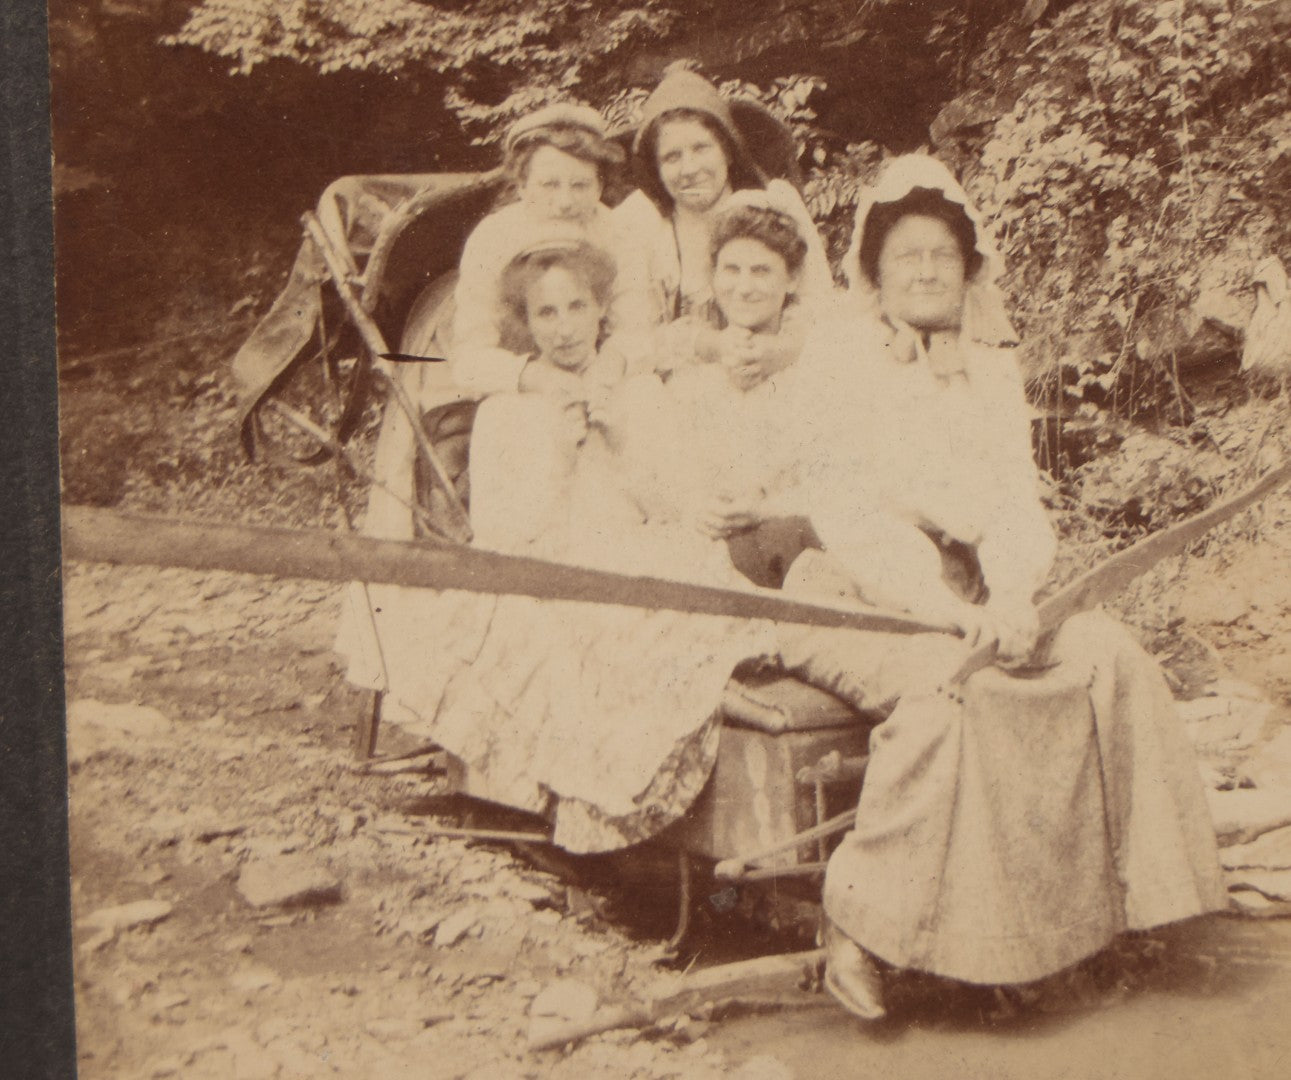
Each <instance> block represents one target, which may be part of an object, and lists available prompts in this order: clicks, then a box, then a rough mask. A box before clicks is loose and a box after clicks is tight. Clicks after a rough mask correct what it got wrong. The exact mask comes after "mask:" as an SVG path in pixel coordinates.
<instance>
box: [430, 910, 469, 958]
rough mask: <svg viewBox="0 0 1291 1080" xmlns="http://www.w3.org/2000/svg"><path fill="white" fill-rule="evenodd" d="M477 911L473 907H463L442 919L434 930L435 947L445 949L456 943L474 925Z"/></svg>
mask: <svg viewBox="0 0 1291 1080" xmlns="http://www.w3.org/2000/svg"><path fill="white" fill-rule="evenodd" d="M477 915H478V912H477V910H476V909H475V908H473V907H471V908H463V909H462V910H461V911H455V912H453V914H451V915H449V916H448V917H447V918H446V919H444V920H443V921H442V922H441V923H440V924H439V925H438V927H437V928H436V930H435V947H436V948H437V949H446V948H449V947H450V946H453V945H456V944H457V943H458V942H459V941H461V940H462V938H464V937H465V936H466V934H467V932H468V931H470V930H471V928H472V927H474V926H475V920H476V917H477Z"/></svg>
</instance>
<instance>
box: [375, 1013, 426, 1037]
mask: <svg viewBox="0 0 1291 1080" xmlns="http://www.w3.org/2000/svg"><path fill="white" fill-rule="evenodd" d="M363 1026H364V1029H365V1030H366V1031H367V1033H368V1034H369V1035H371V1036H372V1037H373V1038H374V1039H380V1040H381V1041H382V1042H396V1041H403V1040H406V1039H413V1038H416V1037H417V1036H418V1035H420V1034H421V1033H422V1032H423V1031H424V1030H425V1029H426V1025H425V1024H423V1023H422V1022H421V1021H420V1020H410V1019H408V1018H406V1017H398V1016H382V1017H378V1018H377V1019H376V1020H369V1021H368V1022H367V1023H366V1024H364V1025H363Z"/></svg>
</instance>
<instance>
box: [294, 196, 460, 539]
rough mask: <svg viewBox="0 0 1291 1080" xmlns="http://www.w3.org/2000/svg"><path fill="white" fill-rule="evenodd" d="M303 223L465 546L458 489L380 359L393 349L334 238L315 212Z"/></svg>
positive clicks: (402, 390) (409, 401)
mask: <svg viewBox="0 0 1291 1080" xmlns="http://www.w3.org/2000/svg"><path fill="white" fill-rule="evenodd" d="M301 221H302V222H304V225H305V229H306V231H307V232H308V233H309V235H310V237H312V238H313V241H314V243H315V244H316V245H317V246H318V250H319V251H320V252H321V253H322V256H323V261H324V262H326V263H327V269H328V272H329V273H330V274H331V275H332V284H333V285H335V286H336V294H337V295H338V296H339V297H340V298H341V303H342V304H344V305H345V310H346V311H347V312H348V313H349V316H350V319H351V320H352V321H353V323H354V326H355V328H356V329H357V330H358V332H359V336H360V337H361V338H363V344H364V345H366V346H367V348H368V351H369V352H371V353H372V355H373V356H374V357H377V358H378V359H377V360H376V362H375V370H376V371H377V372H379V373H380V374H381V375H382V377H384V379H385V381H386V385H387V386H389V388H390V393H391V394H392V395H393V396H394V399H395V401H396V403H397V404H398V406H399V408H400V409H402V410H403V413H404V416H406V417H407V419H408V423H409V424H410V425H411V426H412V434H413V438H414V439H415V440H416V441H417V446H418V448H419V449H420V450H421V453H422V456H423V457H424V458H425V459H426V464H427V465H429V466H430V471H431V472H432V473H433V474H434V477H435V481H436V483H438V484H439V486H440V487H441V488H442V489H443V492H444V496H445V498H446V499H447V501H448V505H449V507H450V509H451V510H452V514H453V524H452V528H453V531H454V532H455V533H456V535H455V536H454V537H453V539H455V540H460V541H462V542H463V543H465V542H466V541H468V540H470V539H471V522H470V518H469V517H468V516H467V513H466V508H465V507H464V506H463V505H462V501H461V500H460V499H459V498H458V497H457V489H456V488H454V487H453V481H452V479H451V478H450V477H449V475H448V470H447V469H445V468H444V463H443V462H442V461H440V460H439V455H438V454H437V453H436V452H435V448H434V447H433V446H431V445H430V440H429V439H427V438H426V433H425V432H424V431H423V430H422V427H421V416H420V415H419V414H418V412H417V409H416V407H415V406H414V405H413V403H412V400H411V399H410V398H409V397H408V392H407V391H406V390H405V389H404V388H403V384H402V383H401V382H400V381H399V378H398V376H397V375H395V374H394V373H393V372H392V371H391V370H390V366H389V364H388V363H387V362H386V361H384V360H381V359H379V358H380V356H381V354H382V353H388V352H389V351H390V346H389V345H388V344H387V343H386V340H385V337H384V336H383V335H382V333H381V328H380V327H378V326H377V324H376V323H375V322H373V321H372V316H371V315H369V314H368V313H367V312H366V311H365V310H364V309H363V305H362V304H361V303H359V298H358V297H357V296H355V295H354V290H353V289H351V288H350V278H349V272H348V268H347V267H346V265H345V262H344V259H343V258H342V256H341V254H340V253H339V252H338V251H337V250H336V245H335V244H333V243H332V238H331V237H330V236H328V235H327V230H325V229H324V228H323V226H322V223H321V222H320V221H319V220H318V217H317V216H316V215H315V214H314V213H312V212H306V213H305V214H304V215H303V216H302V218H301Z"/></svg>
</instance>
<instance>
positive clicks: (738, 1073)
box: [732, 1054, 794, 1080]
mask: <svg viewBox="0 0 1291 1080" xmlns="http://www.w3.org/2000/svg"><path fill="white" fill-rule="evenodd" d="M732 1080H794V1072H793V1070H792V1069H791V1068H789V1066H788V1065H786V1064H785V1063H784V1062H783V1061H781V1060H780V1059H779V1058H776V1057H772V1056H771V1055H770V1054H759V1055H758V1056H757V1057H753V1058H749V1060H748V1061H746V1062H745V1063H744V1064H743V1065H741V1066H740V1067H739V1068H738V1069H736V1070H735V1072H734V1073H733V1074H732Z"/></svg>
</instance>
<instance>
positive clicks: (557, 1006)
mask: <svg viewBox="0 0 1291 1080" xmlns="http://www.w3.org/2000/svg"><path fill="white" fill-rule="evenodd" d="M1288 511H1291V499H1288V498H1287V497H1285V496H1283V497H1280V498H1279V499H1277V500H1275V501H1274V502H1272V503H1270V505H1269V507H1268V508H1267V509H1266V510H1265V512H1264V518H1263V521H1264V524H1265V529H1264V530H1263V532H1264V539H1263V541H1262V542H1261V543H1258V544H1251V543H1249V542H1241V543H1238V542H1236V541H1235V542H1234V543H1231V544H1228V545H1227V546H1225V548H1224V549H1223V558H1222V559H1220V558H1219V557H1218V556H1216V557H1214V558H1210V559H1195V560H1192V561H1191V562H1188V563H1185V564H1183V566H1182V567H1176V568H1174V569H1173V570H1171V571H1169V572H1168V573H1164V572H1163V575H1162V576H1163V582H1162V583H1161V584H1160V586H1159V587H1160V588H1161V589H1163V590H1165V592H1166V593H1168V594H1169V595H1172V596H1174V597H1175V602H1173V603H1172V604H1167V606H1168V607H1171V609H1172V610H1173V609H1176V608H1178V607H1179V606H1180V605H1181V606H1182V608H1183V610H1184V611H1185V613H1186V614H1185V615H1184V616H1182V618H1184V619H1185V622H1183V623H1176V624H1175V630H1176V634H1175V637H1174V640H1176V641H1178V642H1181V643H1183V644H1184V645H1186V644H1187V642H1188V641H1189V640H1190V639H1196V640H1198V641H1202V642H1205V643H1206V644H1207V645H1208V647H1209V648H1210V649H1211V650H1212V651H1211V652H1209V653H1206V655H1205V657H1204V658H1203V659H1204V661H1205V662H1206V663H1207V664H1209V665H1210V667H1209V669H1208V677H1209V678H1211V679H1212V684H1213V685H1218V686H1219V687H1220V689H1221V690H1223V689H1224V687H1225V685H1240V684H1239V683H1238V682H1235V680H1243V681H1245V682H1247V683H1254V684H1256V687H1250V686H1248V687H1246V690H1245V691H1244V692H1246V693H1248V694H1250V695H1251V696H1254V690H1255V689H1256V688H1261V687H1262V689H1263V690H1264V696H1265V697H1266V699H1267V702H1266V703H1267V705H1268V710H1269V711H1267V712H1266V713H1264V714H1261V715H1262V717H1263V719H1262V720H1261V721H1260V730H1259V731H1258V732H1257V733H1256V734H1255V735H1251V736H1248V737H1247V738H1246V739H1245V740H1242V739H1237V740H1236V741H1234V739H1233V738H1231V737H1228V736H1225V737H1224V738H1220V739H1218V740H1216V741H1214V742H1212V743H1210V744H1205V743H1202V745H1201V749H1202V750H1203V757H1204V760H1205V762H1206V764H1207V766H1208V767H1209V768H1211V769H1212V771H1213V775H1214V776H1219V775H1220V774H1223V775H1224V776H1226V777H1227V778H1228V779H1229V780H1230V781H1232V783H1233V784H1236V785H1239V786H1240V785H1242V784H1247V785H1249V783H1250V779H1249V775H1248V774H1251V773H1252V772H1253V773H1254V775H1256V777H1257V778H1259V779H1260V780H1261V783H1262V780H1263V777H1264V776H1265V775H1267V769H1266V771H1265V773H1260V771H1259V769H1258V768H1255V766H1257V765H1258V764H1259V763H1260V762H1261V760H1262V758H1261V753H1262V751H1263V750H1264V749H1265V748H1267V747H1270V746H1277V745H1281V744H1282V743H1285V740H1281V743H1279V735H1280V734H1282V733H1284V732H1285V731H1286V730H1287V727H1286V724H1285V719H1286V717H1285V713H1284V711H1282V710H1280V709H1279V708H1277V707H1276V705H1277V702H1276V701H1275V700H1273V699H1275V698H1276V697H1278V696H1279V695H1281V705H1283V706H1285V705H1286V704H1287V701H1286V696H1285V695H1286V677H1287V673H1288V670H1289V669H1288V665H1287V663H1286V661H1287V649H1288V643H1289V642H1291V633H1288V627H1287V620H1288V617H1289V616H1288V612H1291V574H1287V573H1286V572H1285V571H1286V569H1287V568H1288V560H1289V559H1291V540H1289V537H1288V530H1287V529H1286V515H1287V513H1288ZM1243 589H1246V590H1247V591H1246V592H1243V591H1242V590H1243ZM1234 592H1235V593H1237V595H1238V596H1240V597H1241V604H1240V610H1239V604H1238V603H1237V602H1236V601H1232V600H1231V599H1229V598H1230V597H1231V595H1232V594H1233V593H1234ZM1162 602H1163V603H1165V601H1164V600H1163V601H1162ZM338 603H339V597H338V591H337V589H335V588H334V587H332V586H328V585H322V584H317V583H311V582H281V581H271V580H267V579H258V578H251V577H244V576H239V575H232V574H219V573H210V574H198V573H193V572H188V571H180V570H173V569H170V570H158V569H151V568H122V567H105V566H84V565H72V566H69V567H68V568H67V576H66V624H67V687H68V701H69V734H70V751H69V754H70V800H71V801H70V812H71V845H72V847H71V850H72V866H73V878H72V882H73V907H74V912H73V914H74V919H75V922H76V929H75V933H74V947H75V950H76V996H77V1013H78V1015H77V1025H78V1043H79V1059H80V1061H79V1064H80V1074H81V1076H82V1077H85V1078H90V1080H92V1078H98V1077H103V1078H109V1077H110V1078H118V1077H119V1078H133V1077H146V1078H152V1077H158V1078H160V1077H167V1076H182V1077H186V1078H201V1077H212V1078H215V1077H221V1078H222V1077H236V1078H239V1080H241V1078H256V1077H265V1078H270V1077H284V1078H285V1077H297V1076H300V1077H309V1076H333V1075H340V1076H352V1077H378V1076H379V1077H386V1076H391V1077H394V1076H416V1077H445V1078H447V1077H485V1076H487V1077H489V1078H490V1080H503V1078H508V1077H544V1078H545V1077H552V1078H559V1077H571V1078H572V1077H607V1078H609V1077H634V1076H636V1077H670V1076H676V1077H700V1078H703V1077H708V1076H737V1077H740V1076H742V1077H745V1078H746V1080H752V1078H765V1077H770V1078H784V1077H806V1076H809V1075H816V1076H850V1075H861V1074H867V1073H868V1072H869V1071H870V1070H871V1069H872V1070H874V1071H880V1070H881V1071H882V1072H884V1073H886V1074H888V1075H893V1076H910V1077H916V1076H929V1075H951V1074H954V1075H967V1076H1014V1075H1016V1076H1022V1075H1029V1076H1082V1077H1091V1076H1108V1077H1113V1076H1115V1077H1127V1078H1128V1077H1131V1076H1133V1077H1145V1076H1158V1075H1160V1076H1166V1075H1170V1076H1176V1077H1178V1076H1203V1075H1205V1076H1210V1075H1215V1074H1216V1072H1217V1071H1218V1072H1220V1073H1221V1074H1223V1075H1228V1076H1232V1077H1238V1076H1242V1077H1247V1076H1250V1077H1256V1076H1261V1077H1262V1076H1269V1077H1272V1076H1278V1075H1285V1071H1284V1069H1283V1068H1281V1067H1280V1066H1279V1064H1278V1063H1279V1062H1281V1061H1283V1055H1288V1054H1291V1038H1288V1037H1286V1036H1284V1035H1283V1034H1282V1025H1281V1023H1280V1015H1281V1014H1280V1002H1281V1001H1282V1000H1285V997H1284V995H1285V994H1286V993H1287V992H1288V991H1291V925H1288V924H1287V923H1286V922H1284V921H1280V920H1265V921H1252V920H1248V919H1241V918H1236V917H1223V918H1216V919H1211V920H1203V921H1202V922H1201V923H1200V924H1193V925H1192V926H1189V927H1184V928H1172V929H1169V930H1166V931H1162V932H1160V933H1158V934H1154V935H1150V936H1147V937H1143V938H1138V939H1135V940H1133V941H1128V942H1126V943H1123V945H1121V946H1118V948H1117V949H1114V950H1111V951H1110V952H1109V953H1108V954H1105V955H1103V956H1102V957H1099V958H1096V959H1095V960H1094V961H1092V962H1091V963H1089V964H1087V965H1083V966H1082V968H1081V969H1078V970H1077V972H1075V973H1071V974H1070V975H1068V976H1066V977H1064V978H1063V980H1061V981H1060V983H1054V984H1052V985H1050V986H1048V987H1047V988H1046V987H1042V988H1040V989H1038V990H1034V989H1033V990H1031V991H1029V992H1027V993H1020V992H1014V993H1010V994H1007V995H1006V994H990V993H987V992H985V991H980V990H973V989H968V988H962V987H954V986H950V985H944V984H937V983H928V984H925V983H920V982H918V981H917V980H916V981H907V982H905V983H900V984H898V985H896V986H895V987H894V988H892V994H893V1001H894V1008H893V1014H894V1015H893V1019H892V1020H891V1021H890V1022H889V1023H888V1024H887V1025H885V1026H884V1027H883V1028H881V1029H880V1030H878V1031H874V1030H869V1031H867V1030H864V1029H862V1028H860V1027H858V1026H857V1025H855V1024H853V1023H852V1022H851V1021H850V1020H848V1019H847V1018H846V1017H845V1016H843V1015H842V1014H840V1013H839V1012H838V1011H837V1010H836V1009H834V1008H833V1007H832V1006H831V1005H830V1002H829V999H828V997H827V996H826V995H823V994H815V995H806V996H804V998H803V1000H802V1001H801V1002H799V1003H798V1004H799V1005H800V1006H801V1007H799V1008H795V1009H793V1010H792V1011H781V1012H775V1013H763V1012H754V1013H749V1012H748V1011H747V1010H744V1011H743V1012H741V1011H740V1010H736V1011H735V1012H734V1013H733V1014H731V1015H725V1016H719V1017H717V1018H711V1017H710V1018H705V1017H703V1016H700V1017H691V1018H687V1017H677V1018H675V1020H673V1021H672V1022H671V1023H670V1024H669V1025H667V1026H666V1027H665V1029H664V1030H662V1031H655V1032H653V1033H650V1034H647V1035H641V1034H638V1033H635V1032H631V1031H623V1032H617V1033H611V1034H606V1035H601V1036H597V1037H595V1038H592V1039H589V1040H586V1041H584V1042H583V1043H581V1044H579V1045H577V1046H575V1047H573V1048H572V1049H570V1050H568V1051H561V1050H548V1051H539V1052H531V1051H529V1050H527V1048H526V1046H527V1040H528V1037H529V1034H530V1032H531V1028H532V1029H533V1030H540V1029H541V1027H542V1025H543V1024H548V1025H550V1024H553V1023H555V1022H557V1019H558V1018H559V1017H566V1018H571V1019H572V1018H576V1017H578V1016H580V1015H585V1014H586V1013H587V1011H588V1010H589V1009H590V1008H592V1007H594V1006H595V1004H596V1003H598V1002H599V1003H601V1004H605V1003H614V1002H618V1001H624V1000H630V999H632V998H634V997H637V996H642V995H644V994H646V993H650V992H656V991H658V989H659V988H660V987H666V986H668V985H670V984H671V980H675V979H676V978H677V976H676V974H675V972H674V970H673V969H672V968H669V967H666V966H663V965H661V964H660V963H659V961H660V960H661V946H660V942H661V941H662V939H663V938H664V937H666V935H667V933H668V932H669V930H670V928H671V927H670V925H669V917H670V915H671V913H672V909H671V898H670V886H671V884H672V881H671V879H670V877H669V872H668V868H667V866H666V864H646V863H645V862H644V861H643V862H642V863H641V865H639V866H638V867H637V874H636V877H637V880H636V881H635V882H632V881H628V882H627V883H626V884H619V885H617V886H616V885H615V884H614V882H613V879H610V878H606V876H605V875H604V874H592V873H585V872H581V871H580V870H579V868H577V867H575V868H574V870H573V872H572V873H569V872H566V873H564V874H562V875H557V874H554V873H552V872H550V871H549V870H548V869H542V868H540V866H539V865H538V864H537V863H535V862H533V861H531V860H529V859H526V858H523V857H521V855H520V853H518V852H517V851H516V850H515V849H513V848H511V847H508V846H506V845H479V844H475V843H470V842H467V841H465V840H462V839H455V838H445V837H436V836H434V835H431V834H430V832H429V829H430V828H431V827H433V826H435V825H441V826H442V825H443V824H445V823H448V824H453V823H456V822H461V821H463V820H466V816H465V813H466V812H465V811H464V810H463V808H462V807H461V806H457V805H454V804H451V803H446V802H445V801H444V800H443V799H437V798H436V793H437V792H439V791H440V790H442V781H441V780H439V779H437V778H436V776H434V775H431V774H427V773H425V772H420V773H416V772H414V773H396V774H394V775H373V774H371V773H369V772H365V771H364V770H363V769H361V768H360V767H358V766H357V765H356V764H355V763H354V761H353V759H352V757H351V754H350V745H349V744H350V740H351V733H352V725H353V722H354V719H355V717H356V716H357V715H358V714H359V712H360V710H361V709H362V708H363V707H364V704H365V700H364V697H363V695H361V694H359V693H358V692H356V691H353V690H351V689H349V688H347V686H346V684H345V683H344V680H343V678H342V673H341V671H340V669H339V666H338V662H337V660H336V658H335V656H334V654H333V653H332V652H331V649H330V645H331V635H332V632H333V628H334V626H335V622H336V615H337V610H338ZM1179 617H1180V616H1171V617H1169V618H1167V621H1169V619H1170V618H1176V619H1177V618H1179ZM1183 652H1185V653H1187V652H1188V650H1187V649H1183ZM1188 654H1189V655H1193V654H1192V653H1188ZM1167 658H1168V657H1167ZM1220 661H1222V662H1223V663H1224V664H1225V665H1226V666H1227V667H1228V670H1227V671H1224V670H1221V669H1220V668H1219V667H1218V666H1217V665H1218V664H1219V662H1220ZM1196 664H1197V659H1196V657H1195V655H1194V656H1193V666H1194V668H1195V667H1196ZM1178 678H1179V676H1176V679H1178ZM1215 679H1219V680H1228V683H1227V684H1225V683H1224V682H1222V681H1221V682H1219V683H1218V684H1214V683H1213V680H1215ZM1216 700H1218V699H1216ZM1212 734H1213V730H1212ZM380 749H381V750H382V751H384V752H387V753H397V752H400V751H406V750H413V749H416V747H414V746H411V745H409V744H408V742H407V741H406V740H404V741H401V740H400V738H399V734H398V733H397V732H394V731H388V732H387V733H386V739H385V742H384V743H383V744H382V745H381V747H380ZM1280 760H1281V759H1277V758H1276V757H1275V759H1274V764H1275V765H1277V764H1278V762H1279V761H1280ZM390 767H395V766H390ZM1230 786H1231V785H1230ZM1256 786H1261V785H1260V784H1257V785H1256ZM473 823H474V824H481V823H483V824H493V825H496V824H498V823H497V822H495V821H488V820H482V819H480V818H479V816H478V815H477V816H476V818H475V819H473ZM502 824H504V825H506V824H507V823H505V822H503V823H502ZM509 827H515V826H514V825H510V826H509ZM631 876H632V875H629V878H630V877H631ZM293 880H294V881H296V883H297V884H299V883H300V882H304V885H303V886H302V889H303V893H302V895H301V897H300V899H299V902H297V903H295V904H289V905H287V906H283V905H280V904H278V903H275V902H273V901H272V900H268V901H266V900H265V896H266V895H267V894H271V893H272V892H273V890H274V888H275V887H277V886H282V887H283V888H284V890H285V891H286V892H290V885H291V883H292V881H293ZM284 895H285V892H284ZM257 904H262V905H263V906H257ZM700 906H701V909H706V906H705V905H703V904H702V903H701V905H700ZM707 914H708V915H709V916H710V917H709V918H708V919H707V920H700V923H699V925H698V928H697V930H696V933H695V935H694V936H693V938H692V939H691V941H690V942H688V943H687V945H686V947H685V949H684V951H683V956H682V963H683V964H686V963H690V962H696V963H698V964H700V965H701V966H702V965H703V964H706V963H710V962H712V961H713V960H714V959H726V960H730V959H736V958H740V957H748V956H755V955H757V954H758V953H759V952H760V951H762V950H765V949H774V948H779V949H781V950H783V949H785V948H789V947H794V946H795V945H796V947H805V946H804V943H802V942H796V943H795V942H793V941H789V940H786V939H781V940H768V939H767V937H766V935H765V934H764V933H762V932H761V931H760V930H759V928H757V927H755V926H754V925H752V924H749V923H747V922H742V921H741V920H740V919H739V918H738V917H736V916H732V917H730V918H728V919H725V920H723V919H721V918H719V917H717V916H715V915H713V913H712V912H711V911H708V912H707ZM806 944H809V942H808V943H806ZM1198 1040H1201V1041H1202V1043H1203V1044H1204V1046H1205V1047H1206V1048H1207V1054H1206V1055H1202V1056H1201V1057H1198V1056H1197V1054H1196V1046H1195V1045H1194V1044H1197V1043H1198ZM1110 1043H1114V1044H1115V1045H1117V1046H1118V1047H1120V1049H1119V1050H1118V1052H1117V1054H1116V1055H1112V1056H1107V1055H1106V1054H1104V1053H1103V1052H1102V1051H1103V1050H1104V1049H1106V1047H1107V1046H1108V1045H1109V1044H1110ZM1154 1047H1155V1048H1156V1049H1155V1050H1153V1048H1154ZM1201 1061H1205V1062H1207V1067H1206V1068H1205V1069H1202V1068H1201V1066H1200V1064H1199V1062H1201ZM1073 1062H1083V1064H1082V1065H1080V1067H1079V1069H1076V1068H1075V1067H1074V1065H1073ZM1221 1065H1226V1066H1227V1067H1226V1068H1218V1067H1219V1066H1221Z"/></svg>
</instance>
